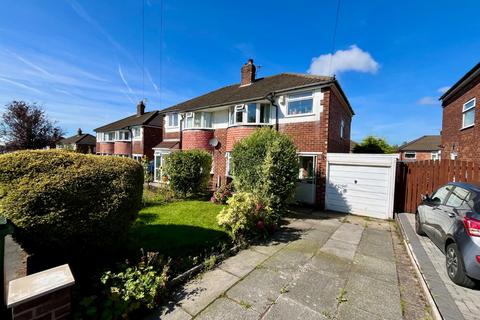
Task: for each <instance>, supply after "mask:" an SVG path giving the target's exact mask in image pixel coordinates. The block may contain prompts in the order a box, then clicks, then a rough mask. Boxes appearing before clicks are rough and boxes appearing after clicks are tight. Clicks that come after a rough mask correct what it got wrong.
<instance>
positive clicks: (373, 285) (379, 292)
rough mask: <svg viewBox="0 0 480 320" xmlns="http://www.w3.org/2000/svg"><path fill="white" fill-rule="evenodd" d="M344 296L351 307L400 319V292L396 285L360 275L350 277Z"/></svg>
mask: <svg viewBox="0 0 480 320" xmlns="http://www.w3.org/2000/svg"><path fill="white" fill-rule="evenodd" d="M346 291H347V293H346V296H347V299H348V301H347V302H346V303H348V304H351V305H352V307H355V308H357V309H362V310H368V311H369V312H371V313H374V314H376V315H378V316H381V317H385V318H389V319H400V318H401V317H402V311H401V308H400V292H399V289H398V283H392V284H388V283H386V282H384V281H380V280H377V279H374V278H370V277H367V276H364V275H361V274H355V276H352V277H351V278H350V279H349V280H348V283H347V285H346Z"/></svg>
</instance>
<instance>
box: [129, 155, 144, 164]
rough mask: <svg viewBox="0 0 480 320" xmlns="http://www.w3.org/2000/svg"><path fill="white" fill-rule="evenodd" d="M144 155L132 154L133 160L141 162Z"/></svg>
mask: <svg viewBox="0 0 480 320" xmlns="http://www.w3.org/2000/svg"><path fill="white" fill-rule="evenodd" d="M142 157H143V155H141V154H134V155H132V158H133V160H136V161H138V162H140V161H141V160H142Z"/></svg>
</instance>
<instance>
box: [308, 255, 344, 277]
mask: <svg viewBox="0 0 480 320" xmlns="http://www.w3.org/2000/svg"><path fill="white" fill-rule="evenodd" d="M350 267H351V262H350V261H349V260H346V259H341V258H339V257H337V256H335V255H331V254H328V253H324V252H319V253H318V254H316V255H315V256H313V257H312V259H311V260H310V261H309V262H308V263H307V268H309V269H312V270H315V271H317V272H321V273H327V274H329V275H332V276H336V277H340V278H345V279H346V278H347V277H348V274H347V273H348V271H349V270H350Z"/></svg>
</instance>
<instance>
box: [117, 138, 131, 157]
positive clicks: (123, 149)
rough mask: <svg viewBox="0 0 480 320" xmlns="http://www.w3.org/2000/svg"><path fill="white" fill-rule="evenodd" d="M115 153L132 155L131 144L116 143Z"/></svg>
mask: <svg viewBox="0 0 480 320" xmlns="http://www.w3.org/2000/svg"><path fill="white" fill-rule="evenodd" d="M114 145H115V147H114V153H115V154H122V155H123V154H126V155H130V154H131V151H132V150H131V143H130V142H125V141H115V144H114Z"/></svg>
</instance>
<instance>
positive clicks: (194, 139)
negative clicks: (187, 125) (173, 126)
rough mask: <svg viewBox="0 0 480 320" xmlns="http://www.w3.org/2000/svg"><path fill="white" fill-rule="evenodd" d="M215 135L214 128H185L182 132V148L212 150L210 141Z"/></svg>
mask: <svg viewBox="0 0 480 320" xmlns="http://www.w3.org/2000/svg"><path fill="white" fill-rule="evenodd" d="M213 136H214V131H213V130H185V131H183V133H182V150H191V149H202V150H206V151H212V150H213V147H212V146H211V145H210V144H209V143H208V142H209V141H210V139H212V138H213Z"/></svg>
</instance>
